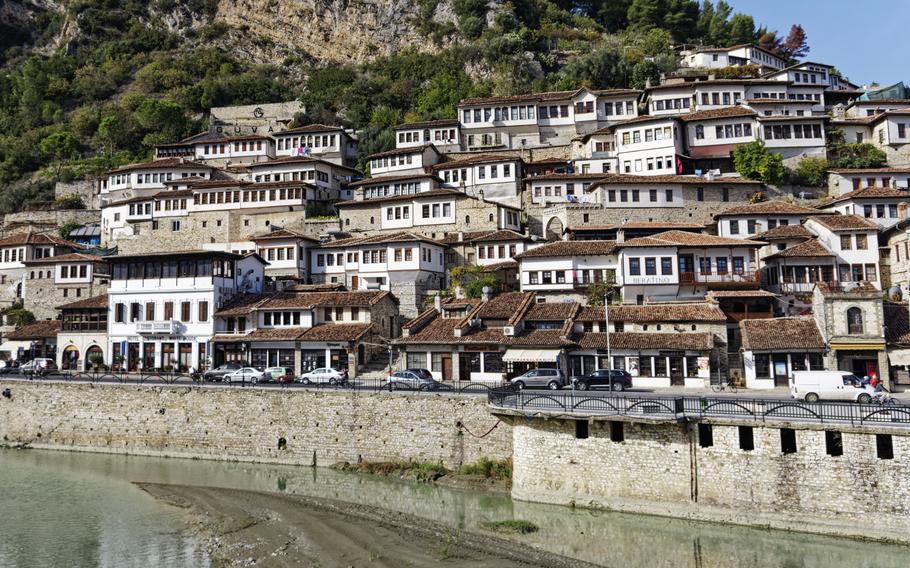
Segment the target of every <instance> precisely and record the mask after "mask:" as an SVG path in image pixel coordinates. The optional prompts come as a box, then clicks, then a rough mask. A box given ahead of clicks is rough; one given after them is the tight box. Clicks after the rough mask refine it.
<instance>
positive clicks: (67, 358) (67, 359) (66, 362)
mask: <svg viewBox="0 0 910 568" xmlns="http://www.w3.org/2000/svg"><path fill="white" fill-rule="evenodd" d="M60 363H61V367H62V368H63V370H64V371H75V370H76V367H77V366H78V365H79V349H78V348H77V347H76V346H75V345H67V346H66V348H64V349H63V357H61V361H60Z"/></svg>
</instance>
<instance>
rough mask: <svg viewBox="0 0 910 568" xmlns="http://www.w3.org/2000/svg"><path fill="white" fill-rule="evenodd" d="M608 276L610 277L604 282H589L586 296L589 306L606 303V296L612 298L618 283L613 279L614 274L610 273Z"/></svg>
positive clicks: (598, 305) (599, 305)
mask: <svg viewBox="0 0 910 568" xmlns="http://www.w3.org/2000/svg"><path fill="white" fill-rule="evenodd" d="M607 276H608V278H607V279H606V280H604V281H603V282H592V283H591V284H588V287H587V289H585V296H586V298H587V300H588V305H589V306H593V307H601V306H603V305H604V298H607V297H610V298H612V294H613V292H614V288H615V286H616V283H615V282H614V281H613V277H612V274H610V273H608V275H607ZM611 301H612V300H611Z"/></svg>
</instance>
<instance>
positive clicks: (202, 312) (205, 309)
mask: <svg viewBox="0 0 910 568" xmlns="http://www.w3.org/2000/svg"><path fill="white" fill-rule="evenodd" d="M199 321H200V322H205V321H209V303H208V302H199Z"/></svg>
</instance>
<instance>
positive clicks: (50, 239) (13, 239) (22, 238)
mask: <svg viewBox="0 0 910 568" xmlns="http://www.w3.org/2000/svg"><path fill="white" fill-rule="evenodd" d="M21 245H57V246H65V247H71V248H77V249H81V248H85V247H83V246H82V245H80V244H77V243H74V242H71V241H68V240H66V239H61V238H60V237H58V236H56V235H51V234H47V233H33V232H31V231H29V232H27V233H15V234H12V235H9V236H8V237H3V238H2V239H0V247H9V246H21Z"/></svg>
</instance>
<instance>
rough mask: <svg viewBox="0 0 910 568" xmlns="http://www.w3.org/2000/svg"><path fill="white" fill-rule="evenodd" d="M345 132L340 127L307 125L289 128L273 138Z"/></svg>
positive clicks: (277, 133)
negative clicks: (313, 133) (289, 135)
mask: <svg viewBox="0 0 910 568" xmlns="http://www.w3.org/2000/svg"><path fill="white" fill-rule="evenodd" d="M339 130H340V131H342V132H344V128H342V127H340V126H327V125H325V124H307V125H306V126H298V127H297V128H289V129H287V130H283V131H281V132H276V133H275V134H273V136H282V135H285V134H300V133H308V132H336V131H339Z"/></svg>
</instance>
